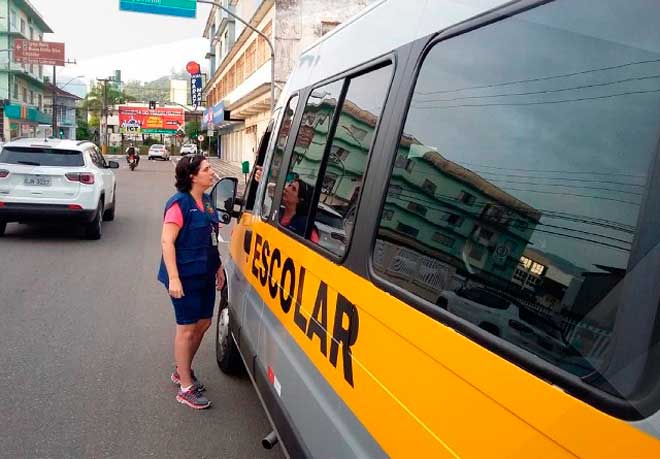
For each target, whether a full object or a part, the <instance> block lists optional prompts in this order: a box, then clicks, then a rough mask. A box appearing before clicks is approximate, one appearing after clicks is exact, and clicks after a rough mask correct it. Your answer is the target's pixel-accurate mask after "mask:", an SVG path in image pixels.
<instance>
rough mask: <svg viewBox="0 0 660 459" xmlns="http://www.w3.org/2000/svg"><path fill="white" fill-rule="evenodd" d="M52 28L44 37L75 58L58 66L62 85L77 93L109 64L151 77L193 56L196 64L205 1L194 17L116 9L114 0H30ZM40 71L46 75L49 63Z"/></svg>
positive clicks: (131, 76)
mask: <svg viewBox="0 0 660 459" xmlns="http://www.w3.org/2000/svg"><path fill="white" fill-rule="evenodd" d="M30 1H31V3H32V4H33V5H34V7H35V8H36V9H37V10H38V11H39V12H40V13H41V16H42V17H43V18H44V20H45V21H46V23H47V24H48V25H49V26H50V28H51V29H52V30H53V31H54V33H52V34H46V35H45V36H44V40H45V41H55V42H64V43H65V45H66V57H67V59H69V60H75V61H76V62H77V64H75V65H74V64H67V66H66V67H64V68H61V67H60V68H58V71H57V79H58V81H60V82H63V83H64V82H66V81H68V80H69V79H71V78H73V77H78V76H82V78H80V79H79V80H78V79H75V80H73V81H72V82H71V83H70V84H69V85H67V87H66V88H64V89H66V90H67V91H70V92H73V93H80V91H81V90H84V86H85V85H86V84H87V83H88V82H89V81H90V80H93V79H95V78H103V77H108V76H110V75H111V74H114V70H115V69H119V70H121V71H122V79H123V80H124V81H129V80H141V81H151V80H155V79H157V78H159V77H161V76H164V75H169V73H170V70H171V69H173V68H174V69H175V70H177V71H180V70H182V69H183V68H184V67H185V65H186V63H187V62H189V61H191V60H195V61H197V62H199V63H200V64H201V65H202V66H205V64H206V61H205V59H204V55H205V54H206V52H207V50H208V41H207V40H206V39H205V38H203V37H202V34H203V32H204V26H205V25H206V19H207V17H208V14H209V11H210V9H211V7H210V6H209V5H198V8H197V18H196V19H188V18H178V17H170V16H157V15H151V14H142V13H132V12H124V11H119V0H30ZM44 73H45V74H47V75H50V74H51V73H52V68H49V67H46V68H45V69H44Z"/></svg>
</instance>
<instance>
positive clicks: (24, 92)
mask: <svg viewBox="0 0 660 459" xmlns="http://www.w3.org/2000/svg"><path fill="white" fill-rule="evenodd" d="M27 101H28V92H27V88H23V102H25V103H26V104H27Z"/></svg>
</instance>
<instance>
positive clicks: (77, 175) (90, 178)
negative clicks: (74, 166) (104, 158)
mask: <svg viewBox="0 0 660 459" xmlns="http://www.w3.org/2000/svg"><path fill="white" fill-rule="evenodd" d="M66 178H67V179H68V180H69V181H70V182H80V183H82V184H83V185H93V184H94V174H90V173H89V172H68V173H67V174H66Z"/></svg>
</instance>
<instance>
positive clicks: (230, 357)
mask: <svg viewBox="0 0 660 459" xmlns="http://www.w3.org/2000/svg"><path fill="white" fill-rule="evenodd" d="M230 320H231V318H230V315H229V302H228V301H227V286H226V285H225V288H223V289H222V292H221V294H220V305H219V306H218V318H217V320H216V326H215V360H216V361H217V362H218V367H220V370H222V372H223V373H225V374H228V375H237V374H240V373H241V372H242V371H243V361H242V360H241V356H240V354H239V353H238V347H237V346H236V343H235V342H234V339H233V338H232V337H231V333H230V332H229V321H230Z"/></svg>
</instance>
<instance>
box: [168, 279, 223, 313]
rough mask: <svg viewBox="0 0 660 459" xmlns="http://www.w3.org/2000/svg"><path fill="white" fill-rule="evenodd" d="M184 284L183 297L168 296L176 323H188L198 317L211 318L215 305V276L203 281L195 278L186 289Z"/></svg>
mask: <svg viewBox="0 0 660 459" xmlns="http://www.w3.org/2000/svg"><path fill="white" fill-rule="evenodd" d="M186 284H188V283H187V282H184V283H183V294H184V296H183V297H181V298H172V297H170V299H171V300H172V305H173V306H174V316H175V318H176V323H177V324H178V325H190V324H194V323H197V321H198V320H200V319H210V318H212V317H213V308H214V306H215V276H212V277H207V278H205V279H204V280H203V281H201V280H200V279H196V282H194V283H192V285H189V288H187V289H186Z"/></svg>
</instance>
